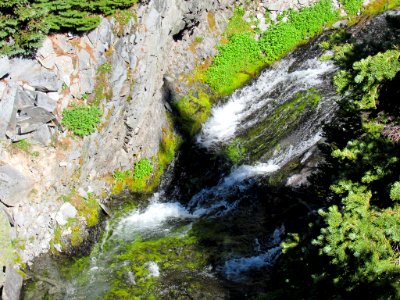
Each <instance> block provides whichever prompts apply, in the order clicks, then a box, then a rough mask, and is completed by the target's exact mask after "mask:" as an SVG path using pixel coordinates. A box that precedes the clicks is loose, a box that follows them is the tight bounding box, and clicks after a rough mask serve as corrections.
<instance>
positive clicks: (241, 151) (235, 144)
mask: <svg viewBox="0 0 400 300" xmlns="http://www.w3.org/2000/svg"><path fill="white" fill-rule="evenodd" d="M246 152H247V151H246V149H245V148H244V147H243V146H242V145H241V143H240V140H233V141H232V142H231V143H229V145H228V146H226V148H225V151H224V153H225V156H226V157H227V158H228V159H229V161H230V162H231V163H233V164H238V163H239V162H240V161H242V160H243V159H244V158H245V155H246Z"/></svg>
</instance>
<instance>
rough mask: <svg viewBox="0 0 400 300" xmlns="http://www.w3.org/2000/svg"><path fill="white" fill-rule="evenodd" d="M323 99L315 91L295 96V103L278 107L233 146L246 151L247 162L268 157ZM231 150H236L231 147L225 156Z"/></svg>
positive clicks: (290, 101)
mask: <svg viewBox="0 0 400 300" xmlns="http://www.w3.org/2000/svg"><path fill="white" fill-rule="evenodd" d="M320 99H321V97H320V95H319V93H318V91H317V90H315V89H310V90H308V91H301V92H298V93H296V94H295V96H294V97H293V98H292V99H289V100H287V101H286V102H285V103H283V104H281V105H279V104H277V107H276V108H275V109H274V110H273V111H272V112H271V113H270V114H269V115H268V116H267V117H266V118H265V119H264V120H262V121H260V122H259V123H257V124H256V125H255V126H252V127H251V128H250V129H248V130H247V131H246V132H244V133H243V134H241V135H239V136H238V137H237V138H236V139H235V141H234V144H238V145H240V147H241V148H242V149H247V155H248V159H250V160H251V161H254V160H257V159H259V158H260V157H261V156H263V155H265V154H268V153H270V154H271V153H272V151H273V150H274V149H275V147H276V146H278V143H279V141H281V140H282V139H283V138H284V137H286V136H287V135H288V134H289V133H291V132H293V130H294V129H296V127H297V126H298V125H299V124H300V123H301V122H302V120H304V118H306V117H307V116H308V115H309V114H310V113H311V112H313V111H314V110H315V108H316V107H317V105H318V103H319V101H320ZM229 148H234V146H232V144H231V145H228V146H227V148H226V149H227V150H225V152H226V151H229ZM241 156H242V157H244V155H241Z"/></svg>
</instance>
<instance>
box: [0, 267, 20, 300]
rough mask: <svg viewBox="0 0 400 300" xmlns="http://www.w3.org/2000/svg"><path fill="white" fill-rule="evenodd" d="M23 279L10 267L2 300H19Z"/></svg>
mask: <svg viewBox="0 0 400 300" xmlns="http://www.w3.org/2000/svg"><path fill="white" fill-rule="evenodd" d="M22 282H23V278H22V276H21V274H19V273H18V272H17V270H15V269H14V268H13V267H11V266H9V267H8V268H7V272H6V280H5V282H4V287H3V295H2V300H19V298H20V294H21V289H22Z"/></svg>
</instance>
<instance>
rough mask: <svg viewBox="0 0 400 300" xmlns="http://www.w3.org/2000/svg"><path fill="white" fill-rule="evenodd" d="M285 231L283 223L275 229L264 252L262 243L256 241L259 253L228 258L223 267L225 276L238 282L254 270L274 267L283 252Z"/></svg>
mask: <svg viewBox="0 0 400 300" xmlns="http://www.w3.org/2000/svg"><path fill="white" fill-rule="evenodd" d="M284 232H285V227H284V226H283V225H282V226H280V227H278V228H276V229H275V231H274V232H273V234H272V236H271V237H270V240H269V242H268V244H267V246H268V247H269V249H268V250H267V251H263V252H262V251H261V249H260V248H261V247H260V245H259V244H257V243H256V247H257V252H261V253H260V254H259V255H254V256H250V257H239V258H233V259H230V260H227V261H226V262H225V264H224V266H223V268H222V273H223V274H224V276H225V277H226V278H227V279H229V280H232V281H237V282H238V281H241V280H243V279H245V277H246V275H248V273H250V272H251V271H252V270H259V269H262V268H266V267H272V266H273V265H274V263H275V262H276V260H277V259H278V257H279V255H280V254H281V247H280V243H281V241H282V239H281V237H282V235H283V234H284ZM257 242H258V240H257ZM246 273H247V274H246Z"/></svg>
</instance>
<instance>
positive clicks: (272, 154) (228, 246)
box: [24, 47, 335, 300]
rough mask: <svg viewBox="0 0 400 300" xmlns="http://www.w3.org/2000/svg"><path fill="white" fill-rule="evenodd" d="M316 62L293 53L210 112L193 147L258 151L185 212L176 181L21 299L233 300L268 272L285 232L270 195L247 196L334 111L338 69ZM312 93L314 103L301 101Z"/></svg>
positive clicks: (313, 56) (306, 145) (309, 52)
mask: <svg viewBox="0 0 400 300" xmlns="http://www.w3.org/2000/svg"><path fill="white" fill-rule="evenodd" d="M319 54H320V53H318V51H315V50H313V48H312V47H311V48H307V49H300V50H298V51H296V52H295V53H293V54H291V55H290V56H288V57H287V58H285V59H284V60H282V61H281V62H279V63H277V64H275V65H274V66H273V67H271V68H269V69H267V70H265V71H264V72H263V73H262V74H261V75H260V77H259V78H258V79H257V80H255V81H254V82H253V83H251V84H250V85H248V86H246V87H244V88H242V89H240V90H238V91H237V92H235V93H234V94H233V95H232V96H231V97H230V98H229V99H227V100H226V101H225V102H224V103H223V104H221V105H218V106H217V107H215V108H214V109H213V111H212V117H211V118H210V119H209V120H208V121H207V122H206V124H205V125H204V126H203V129H202V130H201V132H200V133H199V134H198V136H197V137H196V139H195V142H196V143H197V145H194V147H199V148H203V149H204V150H202V151H204V152H205V153H206V154H205V157H213V156H214V155H215V154H216V153H219V152H220V151H221V149H223V148H224V147H225V146H227V145H229V144H230V143H232V141H237V140H238V139H239V140H240V139H241V141H243V143H246V147H247V149H248V150H252V149H253V148H257V149H258V150H257V151H253V152H251V151H250V153H251V154H250V156H249V157H247V159H246V160H245V161H244V163H243V164H241V165H237V166H234V167H232V169H231V170H230V172H228V173H226V174H224V173H220V174H219V176H218V175H217V176H216V177H217V178H219V179H218V180H217V181H216V182H215V184H214V185H208V186H203V187H202V188H201V189H199V190H198V191H197V192H196V193H194V194H192V195H190V198H189V199H188V201H186V203H185V201H180V200H181V199H179V196H178V195H177V194H178V193H179V186H181V185H182V184H183V181H180V180H173V181H172V182H171V183H169V185H174V186H176V187H177V188H176V189H174V191H175V192H174V193H169V192H167V190H168V189H169V188H168V187H165V186H164V187H162V188H161V189H160V191H158V192H157V193H155V194H154V195H152V196H151V197H150V199H149V202H148V205H147V207H144V208H135V209H132V210H130V211H128V212H126V213H120V214H117V215H116V216H114V217H112V218H110V219H109V220H107V222H106V226H105V229H104V232H103V234H102V237H101V239H100V240H99V242H98V243H97V244H96V245H94V247H93V249H92V251H91V254H90V255H89V256H87V257H83V258H80V259H77V258H74V259H73V261H71V260H68V261H67V262H65V261H63V262H62V263H58V262H54V260H52V263H51V264H49V263H48V261H46V263H47V265H46V267H44V269H46V268H50V267H49V266H50V265H51V266H52V267H51V268H50V270H51V271H48V272H47V273H46V272H43V269H42V270H41V271H37V270H36V271H34V273H33V280H32V283H31V284H30V287H27V288H26V289H25V292H24V299H42V298H45V296H50V298H52V299H88V300H89V299H100V298H104V299H135V298H134V296H133V295H135V297H137V299H159V298H160V299H178V298H179V299H224V298H229V297H233V296H232V293H231V292H230V291H229V289H230V286H231V285H230V283H234V284H235V285H237V286H239V287H240V284H241V283H246V282H250V281H251V280H253V279H251V278H252V275H254V273H257V272H261V274H266V273H268V271H269V270H270V269H271V268H272V267H273V265H274V262H275V261H276V260H277V259H278V258H279V255H280V253H281V248H280V243H281V241H282V239H283V238H284V234H285V225H284V224H283V223H281V222H280V223H275V224H270V223H268V222H270V221H271V220H272V221H273V220H274V219H273V217H272V216H271V217H270V218H269V217H268V210H267V208H266V207H267V204H265V203H266V202H265V201H264V202H263V197H267V196H266V195H264V196H263V195H261V196H260V195H259V194H257V193H254V187H255V186H256V185H257V184H260V180H261V181H262V178H266V177H268V176H270V175H271V174H274V173H275V172H277V171H279V170H280V169H281V168H282V167H284V166H285V165H286V164H287V163H288V162H290V161H292V160H293V159H295V158H297V157H300V156H302V157H303V159H304V160H306V159H307V157H308V156H310V154H311V153H312V150H310V149H312V148H313V146H314V145H315V144H317V143H318V141H319V140H320V139H321V127H322V124H323V123H324V122H326V121H328V120H329V119H330V117H331V116H332V115H333V113H334V111H335V105H334V103H335V97H334V92H333V89H332V87H331V85H330V78H331V76H332V74H333V72H334V71H335V68H334V67H333V65H332V64H330V63H328V62H321V61H319V60H318V58H317V56H318V55H319ZM310 90H312V91H313V92H312V94H313V95H315V94H318V101H314V102H313V101H311V102H309V101H308V99H309V94H308V92H309V91H310ZM299 93H302V94H301V95H302V96H301V97H302V98H299V97H298V95H299ZM313 97H314V96H313ZM293 99H295V100H293ZM304 101H305V102H304ZM307 101H308V102H307ZM310 103H311V104H310ZM293 106H296V110H293V109H292V107H293ZM299 111H300V113H299ZM303 111H305V113H303ZM282 120H283V121H284V124H281V123H279V122H280V121H282ZM281 127H282V128H283V129H282V128H281ZM276 132H279V134H277V133H276ZM246 136H248V138H246ZM271 136H272V137H273V138H272V137H271ZM260 153H261V154H260ZM304 153H307V154H306V156H304V155H303V154H304ZM192 160H196V157H193V158H192ZM187 168H190V166H188V167H187ZM207 168H208V165H207V163H205V165H204V173H206V169H207ZM180 173H182V174H190V172H189V171H188V172H180ZM181 179H182V178H181ZM186 179H187V180H188V179H189V178H186ZM263 191H264V190H263ZM264 194H265V193H264ZM267 194H268V193H267ZM182 203H185V204H182ZM272 221H271V222H272ZM267 223H268V224H269V225H268V226H266V225H265V224H267ZM204 224H205V225H204ZM267 227H268V228H267ZM199 245H200V246H199ZM38 265H39V264H38ZM40 272H42V273H41V274H40ZM257 274H259V273H257ZM262 276H264V275H262ZM253 277H254V276H253ZM110 291H112V292H110Z"/></svg>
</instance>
